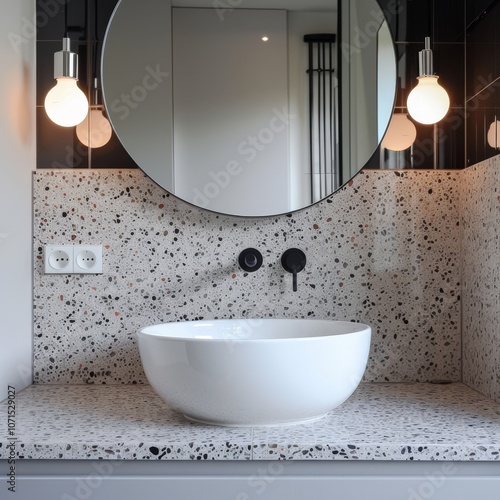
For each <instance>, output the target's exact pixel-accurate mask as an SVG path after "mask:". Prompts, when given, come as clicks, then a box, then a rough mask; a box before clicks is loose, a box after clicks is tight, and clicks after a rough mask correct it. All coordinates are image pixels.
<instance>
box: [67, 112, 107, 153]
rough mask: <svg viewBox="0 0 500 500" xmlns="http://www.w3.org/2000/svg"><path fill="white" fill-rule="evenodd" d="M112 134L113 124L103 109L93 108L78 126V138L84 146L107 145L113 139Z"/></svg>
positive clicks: (97, 146) (98, 146)
mask: <svg viewBox="0 0 500 500" xmlns="http://www.w3.org/2000/svg"><path fill="white" fill-rule="evenodd" d="M89 121H90V126H89ZM112 134H113V130H112V129H111V124H110V123H109V120H108V119H107V118H106V117H105V116H104V112H103V110H102V109H92V110H91V111H90V113H89V114H88V115H87V117H86V118H85V119H84V120H83V122H82V123H80V124H79V125H78V126H77V127H76V136H77V137H78V140H79V141H80V142H81V143H82V144H83V145H84V146H87V147H89V148H92V149H95V148H101V147H102V146H105V145H106V144H107V143H108V142H109V140H110V139H111V136H112ZM89 135H90V137H89Z"/></svg>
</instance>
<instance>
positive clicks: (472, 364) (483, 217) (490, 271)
mask: <svg viewBox="0 0 500 500" xmlns="http://www.w3.org/2000/svg"><path fill="white" fill-rule="evenodd" d="M462 176H463V182H462V183H461V185H462V192H461V203H462V207H461V214H462V221H461V225H462V232H463V236H462V255H463V258H462V259H463V260H462V266H463V290H462V294H463V326H462V338H463V352H464V357H463V380H464V382H466V383H467V384H469V385H471V386H472V387H474V388H476V389H477V390H478V391H480V392H481V393H483V394H485V395H487V396H489V397H490V398H492V399H494V400H495V401H497V402H500V328H499V326H498V325H500V156H497V157H495V158H491V159H489V160H486V161H483V162H481V163H479V164H478V165H475V166H474V167H471V168H468V169H467V170H465V171H464V172H463V173H462Z"/></svg>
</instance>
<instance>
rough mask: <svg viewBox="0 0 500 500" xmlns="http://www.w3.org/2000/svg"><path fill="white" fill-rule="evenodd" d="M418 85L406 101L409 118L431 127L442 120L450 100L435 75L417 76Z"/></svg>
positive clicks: (448, 107)
mask: <svg viewBox="0 0 500 500" xmlns="http://www.w3.org/2000/svg"><path fill="white" fill-rule="evenodd" d="M417 79H418V85H417V86H416V87H415V88H414V89H413V90H412V91H411V92H410V95H409V96H408V101H407V107H408V112H409V113H410V116H411V117H412V118H413V119H414V120H416V121H417V122H419V123H423V124H424V125H431V124H433V123H437V122H438V121H439V120H442V119H443V118H444V117H445V115H446V113H448V110H449V109H450V98H449V96H448V93H447V92H446V90H444V88H443V87H441V85H439V83H438V77H437V76H435V75H428V76H419V77H418V78H417Z"/></svg>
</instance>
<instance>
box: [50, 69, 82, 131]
mask: <svg viewBox="0 0 500 500" xmlns="http://www.w3.org/2000/svg"><path fill="white" fill-rule="evenodd" d="M76 82H77V80H76V79H75V78H69V77H62V78H57V84H56V86H55V87H54V88H53V89H51V90H50V91H49V93H48V94H47V97H45V111H46V112H47V115H48V116H49V118H50V119H51V120H52V121H53V122H54V123H57V125H60V126H61V127H74V126H75V125H78V124H79V123H81V122H82V121H83V120H84V119H85V117H86V116H87V113H88V106H89V103H88V101H87V97H86V96H85V94H84V93H83V92H82V91H81V90H80V89H79V88H78V85H77V84H76Z"/></svg>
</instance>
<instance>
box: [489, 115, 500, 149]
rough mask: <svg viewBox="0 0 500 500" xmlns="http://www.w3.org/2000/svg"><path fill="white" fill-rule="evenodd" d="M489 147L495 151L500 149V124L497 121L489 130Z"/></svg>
mask: <svg viewBox="0 0 500 500" xmlns="http://www.w3.org/2000/svg"><path fill="white" fill-rule="evenodd" d="M487 140H488V146H489V147H490V148H493V149H500V122H499V121H498V120H495V121H494V122H493V123H492V124H491V125H490V128H489V129H488V135H487Z"/></svg>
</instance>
